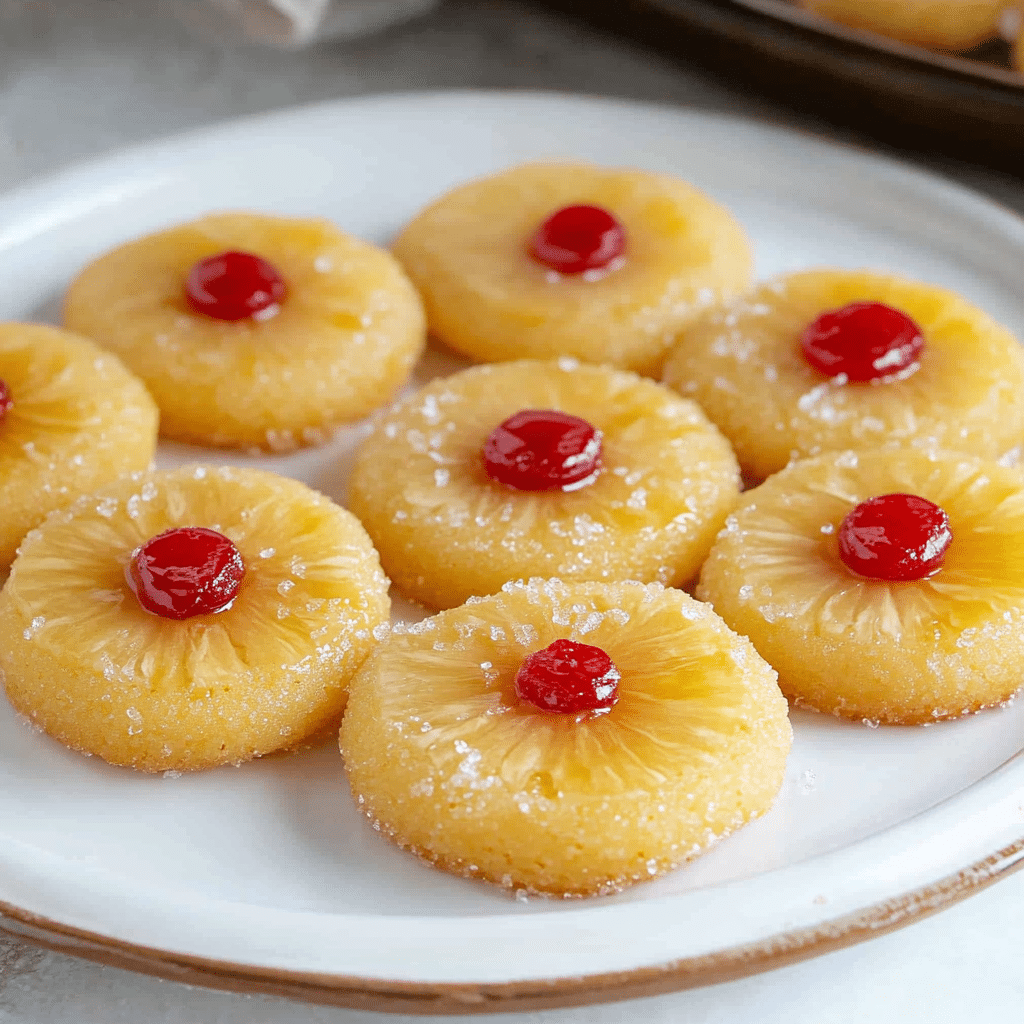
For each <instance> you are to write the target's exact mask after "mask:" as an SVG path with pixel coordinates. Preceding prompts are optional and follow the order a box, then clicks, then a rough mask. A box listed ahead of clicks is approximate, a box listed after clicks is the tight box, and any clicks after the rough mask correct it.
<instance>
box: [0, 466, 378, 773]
mask: <svg viewBox="0 0 1024 1024" xmlns="http://www.w3.org/2000/svg"><path fill="white" fill-rule="evenodd" d="M178 526H204V527H207V528H209V529H212V530H216V531H218V532H220V533H223V534H224V535H225V536H226V537H228V538H229V539H230V540H231V541H232V542H233V543H234V544H235V546H236V547H237V548H238V550H239V551H240V552H241V555H242V558H243V560H244V562H245V566H246V572H245V577H244V579H243V580H242V581H241V585H240V587H239V591H238V594H237V596H236V597H235V600H234V603H233V604H232V605H231V606H230V607H229V608H227V609H225V610H223V611H221V612H219V613H217V614H211V615H197V616H195V617H193V618H189V619H185V620H174V619H166V618H162V617H160V616H159V615H154V614H151V613H149V612H147V611H145V610H144V609H143V608H142V606H141V605H140V604H139V602H138V601H137V600H136V598H135V596H134V594H133V593H132V591H131V589H130V588H129V586H128V582H127V580H126V578H125V568H126V565H127V564H128V562H129V560H130V559H131V556H132V553H133V551H134V550H135V549H136V548H138V547H139V546H140V545H141V544H144V543H145V542H146V541H148V540H149V539H150V538H152V537H155V536H157V535H159V534H161V533H164V532H165V531H167V530H169V529H172V528H174V527H178ZM388 612H389V601H388V597H387V580H386V578H385V577H384V575H383V573H382V572H381V569H380V565H379V563H378V561H377V556H376V553H375V552H374V550H373V548H372V546H371V544H370V540H369V538H368V537H367V536H366V533H365V531H364V530H363V528H362V527H361V526H360V525H359V523H358V522H357V521H356V519H355V518H354V517H353V516H352V515H350V514H349V513H348V512H346V511H345V510H344V509H342V508H339V507H338V506H337V505H335V504H333V503H332V502H331V501H330V500H329V499H327V498H325V497H323V496H322V495H319V494H317V493H316V492H314V491H311V490H310V489H309V488H308V487H306V486H305V485H303V484H300V483H298V482H296V481H294V480H288V479H285V478H283V477H277V476H274V475H273V474H270V473H264V472H257V471H254V470H237V469H228V468H206V467H202V466H187V467H183V468H181V469H178V470H173V471H168V472H158V473H152V474H144V475H136V476H134V477H130V478H125V479H124V480H122V481H120V482H119V483H118V484H116V485H113V486H111V487H110V488H109V489H107V490H106V491H103V492H101V493H99V494H96V495H91V496H88V497H86V498H83V499H81V500H80V501H78V502H77V503H76V504H75V505H74V506H72V507H71V508H70V509H68V510H66V511H64V512H58V513H54V514H53V515H51V516H50V517H49V518H48V519H47V520H46V522H45V523H43V525H42V526H40V527H39V528H38V529H37V530H34V531H33V532H32V533H30V534H29V536H28V537H27V538H26V540H25V542H24V544H23V545H22V548H21V552H20V554H19V556H18V558H17V560H16V561H15V563H14V565H13V566H12V569H11V575H10V578H9V580H8V581H7V585H6V586H5V587H4V589H3V591H2V593H0V673H2V675H3V676H4V677H5V680H6V687H7V695H8V697H9V698H10V701H11V703H12V704H13V705H14V707H15V708H16V709H17V710H18V711H20V712H22V713H23V714H25V715H27V716H28V717H29V719H30V720H31V721H32V722H34V723H36V724H37V725H39V726H40V727H41V728H43V729H44V730H45V731H46V732H47V733H49V734H50V735H51V736H54V737H55V738H57V739H58V740H60V741H61V742H62V743H65V744H66V745H67V746H69V747H71V748H73V749H75V750H81V751H86V752H88V753H92V754H97V755H99V756H100V757H102V758H104V759H105V760H107V761H110V762H112V763H113V764H119V765H130V766H132V767H134V768H140V769H144V770H146V771H163V770H168V769H174V770H179V771H180V770H189V769H195V768H206V767H210V766H213V765H218V764H227V763H238V762H240V761H244V760H247V759H248V758H251V757H255V756H258V755H260V754H265V753H269V752H270V751H273V750H277V749H282V748H286V747H290V746H293V745H295V744H296V743H298V742H300V741H301V740H303V739H305V738H307V737H309V736H312V735H314V734H316V733H318V732H320V731H321V730H323V729H325V728H327V727H329V726H331V725H333V724H335V723H336V722H337V720H338V718H339V716H340V714H341V712H342V709H343V707H344V702H345V696H346V683H347V681H348V679H349V677H350V676H351V675H352V673H353V672H355V670H356V669H357V668H358V667H359V665H360V664H361V662H362V661H363V659H364V658H365V657H366V655H367V654H368V653H369V651H370V649H371V647H372V646H373V644H374V639H373V635H372V634H373V630H374V629H375V628H377V627H379V626H380V625H381V624H382V623H384V622H386V620H387V617H388Z"/></svg>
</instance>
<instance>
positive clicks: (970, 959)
mask: <svg viewBox="0 0 1024 1024" xmlns="http://www.w3.org/2000/svg"><path fill="white" fill-rule="evenodd" d="M189 2H190V0H0V190H5V189H8V188H10V187H13V186H15V185H17V184H18V183H20V182H24V181H28V180H30V179H32V178H33V177H34V176H37V175H40V174H42V173H45V172H47V171H49V170H52V169H54V168H57V167H59V166H61V165H63V164H66V163H68V162H70V161H72V160H75V159H78V158H81V157H87V156H91V155H94V154H99V153H104V152H109V151H111V150H115V149H117V148H119V147H121V146H124V145H127V144H130V143H134V142H139V141H144V140H146V139H152V138H156V137H160V136H163V135H167V134H169V133H173V132H178V131H182V130H185V129H189V128H193V127H196V126H199V125H204V124H208V123H211V122H215V121H218V120H222V119H225V118H229V117H234V116H238V115H243V114H252V113H258V112H261V111H265V110H271V109H275V108H279V107H285V106H290V105H293V104H297V103H305V102H311V101H317V100H325V99H331V98H334V97H341V96H356V95H362V94H366V93H373V92H383V91H401V90H419V89H435V88H445V87H487V88H540V89H554V90H561V91H567V92H584V93H595V94H604V95H613V96H622V97H630V98H635V99H646V100H653V101H659V102H669V103H679V104H687V105H692V106H698V107H702V108H705V109H712V110H719V111H732V112H736V113H740V114H745V115H748V116H753V117H759V118H764V119H767V120H770V121H772V122H774V123H777V124H790V125H794V126H798V127H802V128H805V129H809V130H812V131H817V132H821V133H822V134H826V135H830V136H831V137H833V138H837V139H846V140H847V141H855V142H856V141H863V140H857V139H856V138H855V137H854V136H853V135H852V134H850V133H846V132H843V131H841V130H838V129H834V128H827V127H826V126H824V125H823V124H821V123H819V122H817V121H814V120H813V119H811V118H808V117H804V116H799V115H796V114H794V113H791V112H787V111H785V110H783V109H780V108H778V107H776V106H775V105H773V104H772V103H770V102H769V101H767V100H764V99H762V98H760V97H758V96H756V95H752V94H750V93H749V92H745V91H743V90H740V89H734V88H731V87H729V86H728V85H726V84H723V83H722V81H720V80H717V79H716V80H712V79H711V78H709V77H707V76H706V75H705V74H703V73H701V72H699V71H697V70H694V69H690V68H687V67H685V66H682V65H681V64H679V63H676V62H674V61H672V60H670V59H668V58H666V57H663V56H661V55H656V54H652V53H650V52H647V51H645V50H643V49H641V48H639V47H636V46H633V45H631V44H627V43H622V42H619V41H616V40H614V39H610V38H608V37H605V36H602V35H601V34H599V33H597V32H594V31H591V30H589V29H585V28H581V27H580V26H578V25H576V24H574V23H572V22H569V21H566V20H564V19H561V18H559V17H557V16H555V15H552V14H550V13H547V12H545V11H542V10H538V9H535V8H533V7H531V6H530V5H528V4H526V3H512V2H504V0H481V2H470V0H451V2H448V3H444V4H442V6H441V7H439V8H438V9H437V10H436V11H435V12H433V13H432V14H430V15H428V16H426V17H423V18H421V19H419V20H417V21H414V22H412V23H409V24H407V25H404V26H400V27H398V28H394V29H391V30H389V31H386V32H384V33H383V34H381V35H378V36H375V37H373V38H370V39H366V40H361V41H358V42H355V43H346V44H331V45H323V46H320V47H317V48H315V49H313V50H309V51H303V52H297V53H290V52H278V51H270V50H260V49H251V48H245V47H236V48H231V49H224V48H221V47H219V46H218V45H216V44H215V43H211V42H208V41H205V40H203V38H202V37H201V36H200V35H198V34H197V33H196V32H194V31H193V30H191V29H190V28H189V27H187V24H186V21H187V19H186V21H183V20H181V14H182V12H183V11H184V13H185V14H186V15H187V13H188V12H187V8H188V7H189ZM193 2H199V0H193ZM915 159H917V160H918V162H922V163H925V164H926V165H928V166H931V167H933V168H936V169H939V170H941V171H943V172H944V173H946V174H948V175H949V176H951V177H953V178H955V179H957V180H960V181H962V182H964V183H967V184H971V185H974V186H975V187H977V188H979V189H982V190H983V191H985V192H987V193H988V194H990V195H992V196H993V197H995V198H997V199H999V200H1001V201H1002V202H1004V203H1006V204H1008V205H1010V206H1012V207H1015V208H1016V209H1018V210H1021V211H1024V182H1022V181H1020V180H1016V179H1014V178H1012V177H1010V176H1006V175H999V174H996V173H993V172H988V171H985V170H982V169H980V168H977V167H972V166H969V165H965V164H957V163H954V162H952V161H948V160H938V159H931V160H928V159H924V158H921V157H916V158H915ZM1022 905H1024V876H1020V875H1018V876H1016V877H1015V878H1012V879H1009V880H1007V881H1005V882H1002V883H1000V884H999V885H997V886H996V887H995V888H993V889H990V890H989V891H987V892H985V893H982V894H981V895H979V896H976V897H975V898H974V899H972V900H970V901H968V902H967V903H965V904H962V905H960V906H958V907H955V908H953V909H952V910H949V911H947V912H945V913H944V914H942V915H940V916H938V917H935V918H931V919H929V920H927V921H924V922H922V923H919V924H916V925H914V926H912V927H911V928H909V929H906V930H904V931H902V932H898V933H896V934H894V935H891V936H887V937H884V938H881V939H878V940H876V941H874V942H872V943H869V944H866V945H862V946H858V947H855V948H853V949H850V950H844V951H841V952H838V953H833V954H831V955H829V956H826V957H822V958H819V959H817V960H813V961H810V962H808V963H805V964H800V965H796V966H793V967H789V968H785V969H783V970H780V971H776V972H774V973H771V974H766V975H762V976H759V977H754V978H747V979H744V980H742V981H738V982H733V983H731V984H728V985H723V986H718V987H716V988H711V989H703V990H698V991H694V992H689V993H679V994H676V995H671V996H663V997H658V998H655V999H650V1000H644V1001H642V1002H634V1003H623V1004H616V1005H610V1006H604V1007H592V1008H586V1009H582V1010H575V1011H573V1010H565V1011H549V1012H543V1013H531V1014H524V1015H519V1016H508V1015H502V1016H497V1017H492V1018H490V1020H492V1021H494V1022H495V1024H584V1022H586V1024H613V1022H625V1021H630V1022H632V1021H646V1022H651V1024H669V1022H672V1024H676V1022H683V1021H685V1022H687V1024H712V1022H715V1024H718V1022H729V1024H732V1022H736V1024H742V1022H747V1021H751V1022H753V1021H757V1022H758V1024H775V1022H782V1021H786V1022H787V1024H848V1022H849V1024H853V1022H857V1024H887V1022H890V1021H893V1022H897V1021H898V1022H900V1024H960V1022H967V1021H971V1022H973V1021H984V1022H986V1024H1011V1022H1013V1024H1016V1022H1018V1021H1019V1020H1020V1019H1021V1011H1020V1007H1021V1005H1022V1001H1024V974H1022V973H1021V970H1020V959H1019V950H1020V948H1021V947H1022V945H1024V924H1022V916H1021V914H1020V912H1019V907H1020V906H1022ZM387 1019H388V1018H382V1017H379V1016H377V1015H375V1014H368V1013H362V1012H354V1011H344V1010H335V1009H329V1008H323V1007H309V1006H305V1005H301V1004H298V1003H290V1002H285V1001H281V1000H277V999H271V998H264V997H247V996H241V995H233V994H226V993H220V992H212V991H206V990H201V989H191V988H188V987H186V986H183V985H179V984H176V983H171V982H162V981H158V980H155V979H152V978H147V977H141V976H136V975H132V974H129V973H128V972H124V971H120V970H115V969H113V968H105V967H99V966H96V965H93V964H90V963H86V962H84V961H80V960H76V959H72V958H69V957H66V956H63V955H60V954H56V953H49V952H44V951H41V950H38V949H35V948H33V947H31V946H28V945H25V944H23V943H22V942H20V941H18V940H14V939H9V938H3V937H0V1024H43V1022H47V1024H52V1022H59V1024H64V1022H67V1024H300V1022H301V1024H370V1022H378V1021H385V1020H387ZM390 1019H392V1020H395V1021H405V1022H411V1021H413V1020H422V1019H424V1018H407V1017H401V1018H390ZM433 1019H434V1020H440V1019H441V1018H433ZM446 1019H447V1018H446ZM456 1019H463V1020H464V1019H465V1018H451V1020H453V1021H454V1020H456Z"/></svg>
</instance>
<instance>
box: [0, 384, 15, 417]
mask: <svg viewBox="0 0 1024 1024" xmlns="http://www.w3.org/2000/svg"><path fill="white" fill-rule="evenodd" d="M13 406H14V399H13V398H12V397H11V389H10V388H9V387H8V386H7V384H6V382H5V381H2V380H0V423H3V421H4V417H5V416H6V415H7V414H8V413H9V412H10V411H11V408H12V407H13Z"/></svg>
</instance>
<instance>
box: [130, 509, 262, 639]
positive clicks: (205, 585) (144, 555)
mask: <svg viewBox="0 0 1024 1024" xmlns="http://www.w3.org/2000/svg"><path fill="white" fill-rule="evenodd" d="M244 575H245V563H244V562H243V561H242V555H241V553H240V552H239V550H238V548H236V547H235V545H234V544H232V543H231V541H230V540H228V538H227V537H225V536H224V535H223V534H221V533H217V531H216V530H207V529H205V528H203V527H201V526H181V527H178V528H177V529H176V530H168V531H167V532H166V533H161V534H160V535H159V536H157V537H154V538H153V539H152V540H148V541H146V543H145V544H143V545H142V547H140V548H137V549H136V550H135V551H134V552H133V554H132V559H131V562H130V563H129V565H128V569H127V572H126V576H127V579H128V585H129V586H130V587H131V589H132V591H133V592H134V594H135V596H136V597H137V598H138V599H139V604H141V605H142V607H143V608H145V609H146V611H147V612H153V614H154V615H160V616H162V617H163V618H165V619H190V618H192V616H193V615H211V614H213V613H214V612H222V611H224V610H225V609H226V608H228V607H229V606H230V605H231V602H232V601H234V599H235V596H236V595H237V594H238V588H239V586H240V585H241V582H242V577H243V576H244Z"/></svg>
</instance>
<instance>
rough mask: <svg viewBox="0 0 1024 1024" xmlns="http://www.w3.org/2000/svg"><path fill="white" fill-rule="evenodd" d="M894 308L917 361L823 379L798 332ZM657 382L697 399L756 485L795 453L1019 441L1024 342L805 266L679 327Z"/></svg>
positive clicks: (909, 290)
mask: <svg viewBox="0 0 1024 1024" xmlns="http://www.w3.org/2000/svg"><path fill="white" fill-rule="evenodd" d="M868 301H870V302H880V303H884V304H886V305H889V306H892V307H894V308H896V309H899V310H902V311H903V312H904V313H906V314H907V315H908V316H909V317H911V318H912V319H913V321H914V322H915V323H916V324H917V325H918V326H919V327H920V328H921V331H922V332H923V338H924V347H923V348H922V350H921V352H920V353H919V359H918V361H917V362H915V363H913V364H911V365H910V366H908V367H907V368H905V369H904V370H903V371H902V372H900V373H895V374H893V375H892V376H889V377H883V378H880V379H878V380H874V381H864V382H856V381H850V380H848V379H847V378H846V377H845V376H844V375H842V374H839V375H838V376H835V377H833V378H830V379H829V378H823V376H822V374H821V373H820V372H819V371H818V370H817V369H815V368H814V367H812V366H810V365H809V364H808V363H807V361H806V360H805V358H804V356H803V353H802V351H801V345H800V338H801V335H802V333H803V332H804V331H805V329H806V328H807V326H808V325H809V324H811V323H812V322H813V321H814V320H815V318H816V317H818V316H819V315H820V314H821V313H822V312H823V311H825V310H831V309H837V308H841V307H844V306H846V305H848V304H850V303H855V302H868ZM664 379H665V381H666V383H668V384H670V385H671V386H672V387H674V388H675V389H676V390H677V391H678V392H679V393H680V394H682V395H685V396H686V397H688V398H692V399H694V400H696V401H697V402H699V403H700V404H701V406H702V407H703V408H704V410H705V411H706V412H707V414H708V416H709V417H710V419H711V420H712V421H713V422H714V423H715V424H717V426H718V427H719V428H720V429H721V430H722V432H723V433H724V434H725V435H726V437H728V438H729V440H730V442H731V443H732V445H733V447H734V449H735V450H736V455H737V458H738V459H739V462H740V466H741V467H742V469H743V473H744V475H745V476H746V477H748V478H749V479H751V480H754V481H758V480H763V479H765V478H766V477H768V476H770V475H771V474H772V473H776V472H778V471H779V470H780V469H782V468H784V467H785V466H786V464H787V463H788V462H789V461H790V459H791V458H793V457H800V458H802V457H806V456H810V455H816V454H818V453H819V452H824V451H842V450H845V449H861V448H878V447H881V446H883V445H887V444H892V445H897V446H902V445H907V444H913V445H917V446H920V447H932V448H945V449H950V450H953V451H963V452H967V453H969V454H972V455H978V456H982V457H984V458H993V459H998V458H1000V457H1001V456H1002V455H1003V454H1004V453H1006V452H1007V451H1008V450H1010V449H1012V448H1013V447H1015V446H1017V445H1019V444H1020V438H1021V436H1024V349H1022V347H1021V345H1020V344H1019V343H1018V341H1017V340H1016V339H1015V338H1014V337H1013V335H1012V334H1011V333H1010V332H1009V331H1007V330H1006V329H1005V328H1004V327H1002V326H1000V325H999V324H998V323H996V322H995V321H994V320H993V319H992V318H991V317H989V316H988V315H987V314H985V313H984V312H982V311H981V310H980V309H978V308H976V307H975V306H972V305H970V304H969V303H968V302H967V301H966V300H965V299H963V298H961V297H960V296H958V295H956V294H954V293H952V292H949V291H944V290H943V289H940V288H935V287H933V286H930V285H926V284H921V283H919V282H915V281H910V280H904V279H902V278H898V277H894V276H891V275H886V274H880V273H875V272H871V271H845V270H843V271H840V270H808V271H801V272H799V273H795V274H790V275H787V276H785V277H781V278H778V279H777V280H775V281H771V282H768V283H767V284H763V285H760V286H758V287H757V288H755V289H754V290H753V291H752V292H750V293H749V294H748V295H746V296H744V297H742V298H740V299H737V300H735V301H734V302H732V303H730V304H729V305H728V306H725V307H723V308H721V309H719V310H716V311H713V312H709V313H708V314H707V315H706V316H705V317H704V318H703V319H702V320H700V321H699V322H698V323H696V324H695V325H693V326H692V327H691V328H690V329H689V330H687V331H686V332H684V333H683V334H682V335H681V336H680V338H679V340H678V343H677V345H676V347H675V349H674V351H673V353H672V354H671V356H670V357H669V358H668V360H667V361H666V363H665V372H664Z"/></svg>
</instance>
